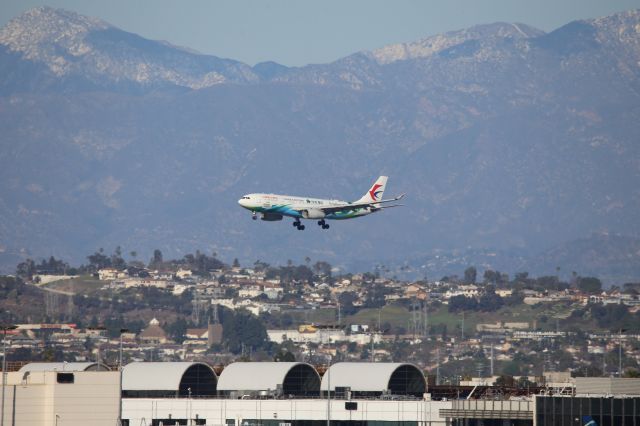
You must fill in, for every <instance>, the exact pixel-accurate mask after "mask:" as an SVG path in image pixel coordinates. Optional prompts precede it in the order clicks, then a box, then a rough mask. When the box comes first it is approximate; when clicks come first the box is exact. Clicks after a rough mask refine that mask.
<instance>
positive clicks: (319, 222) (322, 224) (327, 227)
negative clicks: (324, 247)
mask: <svg viewBox="0 0 640 426" xmlns="http://www.w3.org/2000/svg"><path fill="white" fill-rule="evenodd" d="M318 225H320V226H321V227H322V229H329V224H328V223H326V222H325V221H324V219H322V220H319V221H318Z"/></svg>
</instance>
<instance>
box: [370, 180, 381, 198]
mask: <svg viewBox="0 0 640 426" xmlns="http://www.w3.org/2000/svg"><path fill="white" fill-rule="evenodd" d="M381 187H382V185H380V184H379V183H376V184H375V185H373V186H372V187H371V189H370V190H369V196H371V199H372V200H373V201H378V194H379V193H381V192H382V191H376V189H378V188H381Z"/></svg>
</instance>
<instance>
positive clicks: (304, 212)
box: [238, 176, 405, 231]
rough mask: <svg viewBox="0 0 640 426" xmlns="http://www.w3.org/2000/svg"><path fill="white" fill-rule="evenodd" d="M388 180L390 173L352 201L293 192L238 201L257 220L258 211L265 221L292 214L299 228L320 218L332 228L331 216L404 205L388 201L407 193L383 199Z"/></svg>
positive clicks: (348, 216) (337, 217)
mask: <svg viewBox="0 0 640 426" xmlns="http://www.w3.org/2000/svg"><path fill="white" fill-rule="evenodd" d="M387 179H388V177H387V176H380V177H379V178H378V180H376V181H375V183H374V184H373V185H372V186H371V188H370V189H369V190H368V191H367V192H366V193H365V194H364V195H363V196H362V197H361V198H360V199H359V200H356V201H353V202H351V203H350V202H347V201H340V200H325V199H320V198H306V197H294V196H291V195H278V194H247V195H245V196H243V197H242V198H240V199H239V200H238V204H240V205H241V206H242V207H244V208H245V209H247V210H249V211H251V215H252V218H253V220H256V219H258V213H260V214H261V215H262V217H261V219H262V220H264V221H268V222H274V221H278V220H282V219H283V218H284V216H288V217H292V218H293V219H294V222H293V226H294V227H296V228H298V230H299V231H302V230H304V228H305V226H304V225H303V224H302V222H301V221H300V219H311V220H317V221H318V225H319V226H320V227H321V228H322V229H329V224H328V223H327V222H326V220H327V219H332V220H344V219H353V218H355V217H360V216H366V215H368V214H371V213H375V212H378V211H380V210H383V209H387V208H391V207H400V206H401V205H402V204H388V205H387V203H392V202H394V201H398V200H401V199H402V198H403V197H404V196H405V194H401V195H399V196H397V197H394V198H390V199H387V200H383V199H382V194H383V193H384V190H385V187H386V186H387Z"/></svg>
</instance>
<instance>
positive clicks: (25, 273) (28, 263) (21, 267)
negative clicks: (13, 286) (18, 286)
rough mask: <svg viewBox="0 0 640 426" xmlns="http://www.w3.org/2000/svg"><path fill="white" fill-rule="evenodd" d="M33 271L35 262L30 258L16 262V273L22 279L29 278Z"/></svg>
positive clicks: (34, 270) (34, 271)
mask: <svg viewBox="0 0 640 426" xmlns="http://www.w3.org/2000/svg"><path fill="white" fill-rule="evenodd" d="M35 273H36V264H35V262H34V261H33V260H31V259H27V260H25V261H24V262H20V263H18V266H17V267H16V275H17V276H19V277H20V278H22V279H26V280H30V279H31V278H32V277H33V274H35Z"/></svg>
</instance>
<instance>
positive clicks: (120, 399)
mask: <svg viewBox="0 0 640 426" xmlns="http://www.w3.org/2000/svg"><path fill="white" fill-rule="evenodd" d="M128 331H129V330H127V329H126V328H121V329H120V356H119V359H118V370H119V371H120V386H119V388H120V392H119V393H118V422H119V423H120V425H122V333H126V332H128Z"/></svg>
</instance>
